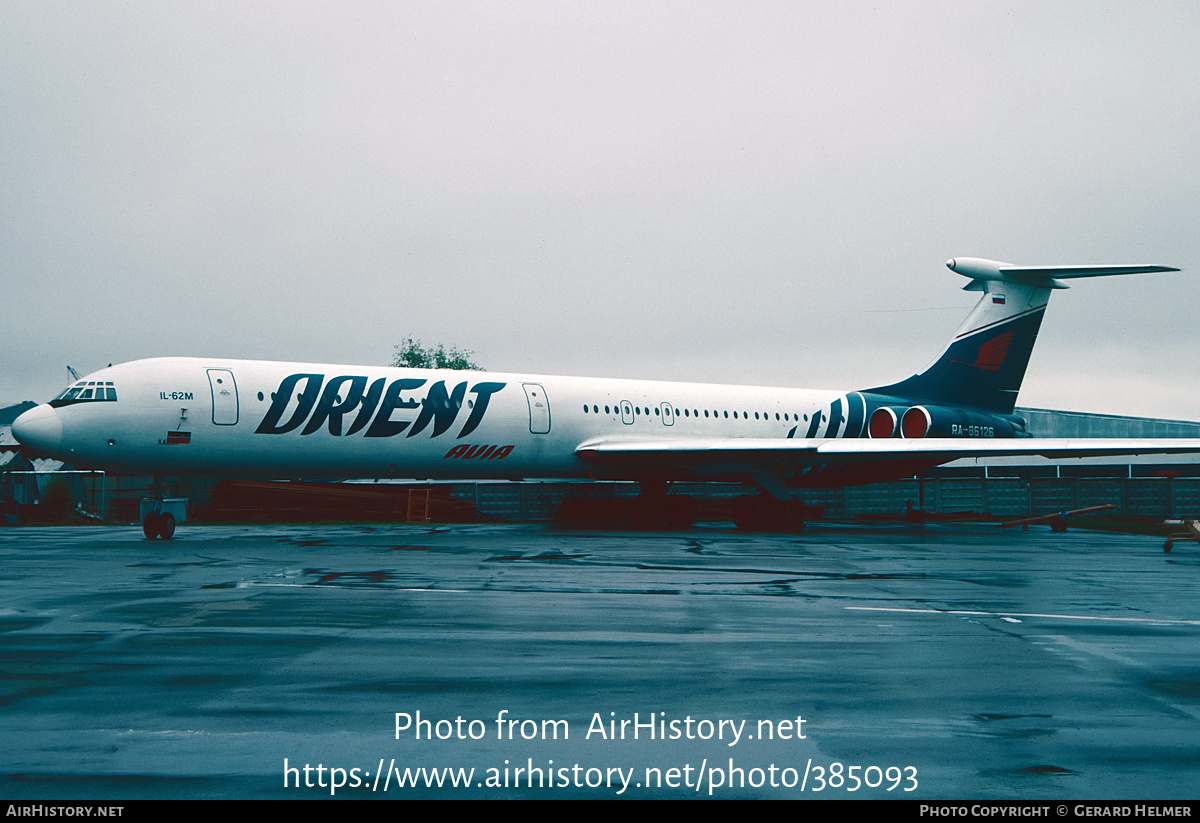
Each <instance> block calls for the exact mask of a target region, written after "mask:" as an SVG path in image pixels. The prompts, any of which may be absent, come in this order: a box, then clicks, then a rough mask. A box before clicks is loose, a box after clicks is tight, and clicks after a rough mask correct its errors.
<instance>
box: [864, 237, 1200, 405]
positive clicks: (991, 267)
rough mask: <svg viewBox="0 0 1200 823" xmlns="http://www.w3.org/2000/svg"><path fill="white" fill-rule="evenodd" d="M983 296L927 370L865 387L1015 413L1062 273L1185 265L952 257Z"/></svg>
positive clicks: (1095, 273)
mask: <svg viewBox="0 0 1200 823" xmlns="http://www.w3.org/2000/svg"><path fill="white" fill-rule="evenodd" d="M946 265H947V266H949V267H950V269H951V270H952V271H955V272H957V273H959V274H961V275H963V276H964V277H969V278H971V282H970V283H968V284H967V285H966V286H965V287H964V289H965V290H966V291H981V292H983V296H982V297H980V298H979V302H978V303H976V304H975V308H974V309H973V310H972V311H971V313H970V314H969V315H968V316H967V319H966V320H965V321H963V324H962V325H961V326H959V328H958V331H956V332H955V333H954V337H953V338H952V339H951V341H950V343H949V345H947V346H946V348H945V349H944V350H943V351H942V353H941V354H940V355H938V357H937V359H936V360H934V361H933V363H931V364H930V365H929V366H928V367H926V369H925V370H924V371H923V372H920V373H919V374H914V375H913V376H912V377H909V378H908V379H906V380H901V381H900V382H899V383H893V384H891V385H889V386H880V387H878V388H874V389H867V390H866V391H869V392H873V393H876V394H883V395H892V396H898V397H901V398H904V399H905V400H909V401H917V402H922V403H950V404H954V405H966V406H974V407H976V408H980V409H987V410H989V411H995V412H1000V413H1001V414H1011V413H1012V410H1013V406H1014V405H1015V404H1016V402H1017V392H1018V391H1019V390H1020V388H1021V381H1022V380H1023V379H1024V377H1025V368H1026V366H1028V365H1029V356H1030V355H1031V354H1032V353H1033V344H1034V341H1036V340H1037V333H1038V329H1040V328H1041V325H1042V317H1043V316H1044V315H1045V313H1046V303H1047V302H1048V301H1049V299H1050V291H1051V290H1052V289H1065V288H1067V285H1066V284H1065V283H1063V282H1062V281H1063V280H1066V279H1071V278H1076V277H1101V276H1106V275H1114V274H1141V273H1146V272H1159V271H1179V269H1175V268H1171V267H1170V266H1013V265H1011V264H1009V263H998V262H996V261H995V260H981V259H979V258H975V257H956V258H953V259H951V260H949V261H948V262H947V263H946Z"/></svg>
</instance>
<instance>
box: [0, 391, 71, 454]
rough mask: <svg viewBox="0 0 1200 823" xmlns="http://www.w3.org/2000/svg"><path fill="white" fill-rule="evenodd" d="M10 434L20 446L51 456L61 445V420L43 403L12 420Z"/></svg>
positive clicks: (56, 413)
mask: <svg viewBox="0 0 1200 823" xmlns="http://www.w3.org/2000/svg"><path fill="white" fill-rule="evenodd" d="M12 433H13V437H15V438H17V440H19V441H21V444H22V445H25V446H29V447H31V448H33V449H37V450H38V451H43V452H46V453H47V454H53V452H55V451H57V450H58V447H59V446H61V445H62V433H63V426H62V418H61V417H59V416H58V412H56V411H55V410H54V409H52V408H50V406H48V405H47V404H45V403H43V404H42V405H40V406H34V407H33V408H32V409H30V410H29V411H27V412H25V413H24V414H22V415H21V416H20V417H18V418H17V419H16V420H14V421H13V424H12Z"/></svg>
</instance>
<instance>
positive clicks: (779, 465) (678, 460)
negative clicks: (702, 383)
mask: <svg viewBox="0 0 1200 823" xmlns="http://www.w3.org/2000/svg"><path fill="white" fill-rule="evenodd" d="M1189 452H1200V438H1197V439H1182V438H1181V439H1157V438H1156V439H1139V438H1049V437H1047V438H1032V437H1031V438H1003V439H996V440H982V439H967V438H924V439H920V440H916V439H913V440H905V439H902V438H891V439H886V440H885V439H879V440H872V439H869V438H861V439H860V438H845V439H842V438H838V439H811V440H806V439H795V440H787V439H782V438H778V439H776V438H713V439H701V438H694V439H693V438H683V439H664V440H632V439H596V440H589V441H586V442H584V443H581V444H580V445H579V446H578V448H576V450H575V453H576V454H577V455H578V456H579V457H580V458H582V459H583V460H586V461H589V462H591V463H594V464H596V465H597V466H603V467H622V468H628V469H632V470H643V471H648V472H653V471H655V470H658V471H664V470H672V469H673V470H685V471H688V472H690V473H694V474H696V475H697V476H704V475H729V474H748V475H751V476H756V475H758V474H760V473H762V472H777V471H780V470H783V469H796V468H805V467H808V466H815V465H821V464H829V463H839V464H886V463H898V464H914V463H927V464H929V465H937V464H939V463H947V462H949V461H951V460H958V459H961V458H964V457H1013V456H1040V457H1050V458H1064V457H1108V456H1114V455H1133V454H1186V453H1189Z"/></svg>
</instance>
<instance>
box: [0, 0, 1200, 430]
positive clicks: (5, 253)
mask: <svg viewBox="0 0 1200 823" xmlns="http://www.w3.org/2000/svg"><path fill="white" fill-rule="evenodd" d="M1106 5H1107V7H1106ZM1198 41H1200V4H1197V3H1195V2H1194V0H1185V1H1184V2H1163V3H1153V2H1142V1H1141V0H1139V2H1137V3H1134V2H1116V3H1110V4H1103V3H1099V2H1094V0H1089V2H1078V3H1076V2H1062V3H1057V2H1029V3H1019V2H1004V3H986V2H961V0H954V2H944V3H935V2H920V3H916V2H910V3H906V2H894V0H893V1H890V2H883V3H855V2H819V3H818V2H813V3H803V2H795V0H792V2H780V3H763V2H737V3H733V2H728V3H711V2H697V0H687V2H679V3H671V2H633V3H621V2H584V3H569V2H546V3H510V2H487V3H482V2H480V3H454V2H436V3H435V2H421V3H401V2H381V3H347V2H336V3H302V2H287V3H283V2H278V3H269V2H264V3H254V4H250V3H244V2H188V3H165V2H159V1H158V0H156V1H155V2H120V3H117V2H104V3H101V2H91V3H87V2H67V3H54V2H47V0H34V1H33V2H16V1H15V0H0V271H2V272H3V275H2V276H3V287H4V288H3V305H4V307H5V309H6V311H5V312H4V318H5V319H4V343H5V345H4V351H3V366H2V369H0V405H6V404H9V403H14V402H17V401H20V400H25V399H33V400H47V399H49V398H50V397H51V396H52V395H54V394H55V393H57V392H58V391H59V390H60V389H61V387H62V386H63V385H65V383H66V380H67V373H66V366H67V365H68V364H70V365H72V366H74V367H75V368H76V369H77V370H79V371H80V372H87V371H91V370H94V369H97V368H99V367H102V366H104V365H106V364H107V363H109V362H120V361H123V360H133V359H137V358H142V357H152V356H159V355H204V356H212V357H241V358H253V359H275V360H303V361H317V362H329V363H349V364H386V363H388V362H389V361H390V359H391V356H392V348H393V346H394V345H395V344H396V343H397V342H399V341H400V340H401V339H402V338H403V337H405V336H407V335H413V336H415V337H419V338H422V339H424V340H425V342H427V343H436V342H442V343H445V344H447V345H457V346H461V347H465V348H468V349H472V350H474V351H475V353H476V357H475V359H476V360H477V361H478V362H480V363H481V364H483V365H484V366H485V367H487V368H491V369H496V370H505V371H527V372H536V373H542V374H583V375H597V376H629V377H645V378H654V379H670V380H696V381H708V382H736V383H755V384H765V385H780V386H811V387H824V388H839V389H856V388H864V387H868V386H871V385H878V384H881V383H886V382H891V381H893V380H896V379H899V378H902V377H905V376H907V375H909V374H911V373H912V372H913V371H915V370H918V369H919V368H921V367H923V366H924V365H925V364H926V363H927V362H928V361H929V359H930V358H931V357H932V356H933V355H935V354H936V353H937V351H938V350H939V349H940V348H941V346H942V345H943V344H944V343H945V342H946V340H947V339H948V337H949V336H950V334H951V333H952V332H953V330H954V329H955V328H956V327H957V325H958V323H959V322H960V321H961V320H962V318H963V317H964V316H965V314H966V312H967V311H968V310H969V307H970V306H971V305H972V303H973V302H974V297H975V295H972V294H970V293H964V292H962V291H960V289H961V287H962V286H963V285H964V284H965V282H966V281H965V280H963V278H961V277H960V276H958V275H956V274H954V273H952V272H950V271H949V270H948V269H946V268H945V266H944V262H945V260H946V259H947V258H949V257H952V256H977V257H990V258H995V259H999V260H1005V261H1010V262H1013V263H1017V264H1030V265H1032V264H1052V263H1096V262H1106V263H1159V264H1164V265H1172V266H1177V267H1180V268H1182V269H1184V271H1183V272H1181V273H1177V274H1158V275H1141V276H1132V277H1126V278H1112V279H1099V280H1085V281H1076V282H1077V284H1076V285H1074V286H1073V287H1072V288H1071V289H1070V290H1069V291H1066V292H1059V293H1056V294H1055V295H1054V297H1053V299H1052V301H1051V306H1050V310H1049V312H1048V314H1047V317H1046V322H1045V324H1044V326H1043V329H1042V334H1041V337H1040V339H1039V344H1038V347H1037V349H1036V350H1035V352H1034V356H1033V361H1032V363H1031V364H1030V369H1029V373H1028V375H1027V378H1026V381H1025V387H1024V390H1023V391H1022V394H1021V396H1020V398H1019V403H1020V404H1021V405H1026V406H1039V407H1048V408H1062V409H1073V410H1080V411H1095V412H1106V413H1113V414H1139V415H1153V416H1160V417H1171V418H1183V419H1197V420H1200V382H1198V380H1197V377H1198V376H1197V371H1198V368H1197V354H1198V353H1200V346H1198V345H1197V343H1198V338H1200V334H1198V333H1197V311H1196V300H1195V297H1196V295H1197V285H1200V280H1198V278H1200V227H1198V225H1197V224H1198V218H1200V186H1198V181H1200V164H1198V163H1197V162H1196V154H1197V151H1198V150H1200V92H1198V91H1197V89H1200V49H1197V48H1196V43H1197V42H1198Z"/></svg>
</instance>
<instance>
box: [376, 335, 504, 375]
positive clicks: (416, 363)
mask: <svg viewBox="0 0 1200 823" xmlns="http://www.w3.org/2000/svg"><path fill="white" fill-rule="evenodd" d="M474 355H475V352H473V351H470V350H468V349H460V348H457V347H454V348H450V349H447V348H446V347H445V346H443V345H442V344H441V343H438V344H437V346H436V347H434V346H423V345H422V344H421V341H420V340H414V339H413V338H412V337H406V338H404V340H403V341H401V343H400V344H399V345H398V346H396V355H395V356H394V357H393V358H392V365H393V366H403V367H406V368H410V369H459V370H465V371H483V367H482V366H480V365H479V364H478V363H476V362H474V361H473V360H471V358H472V357H473V356H474Z"/></svg>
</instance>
